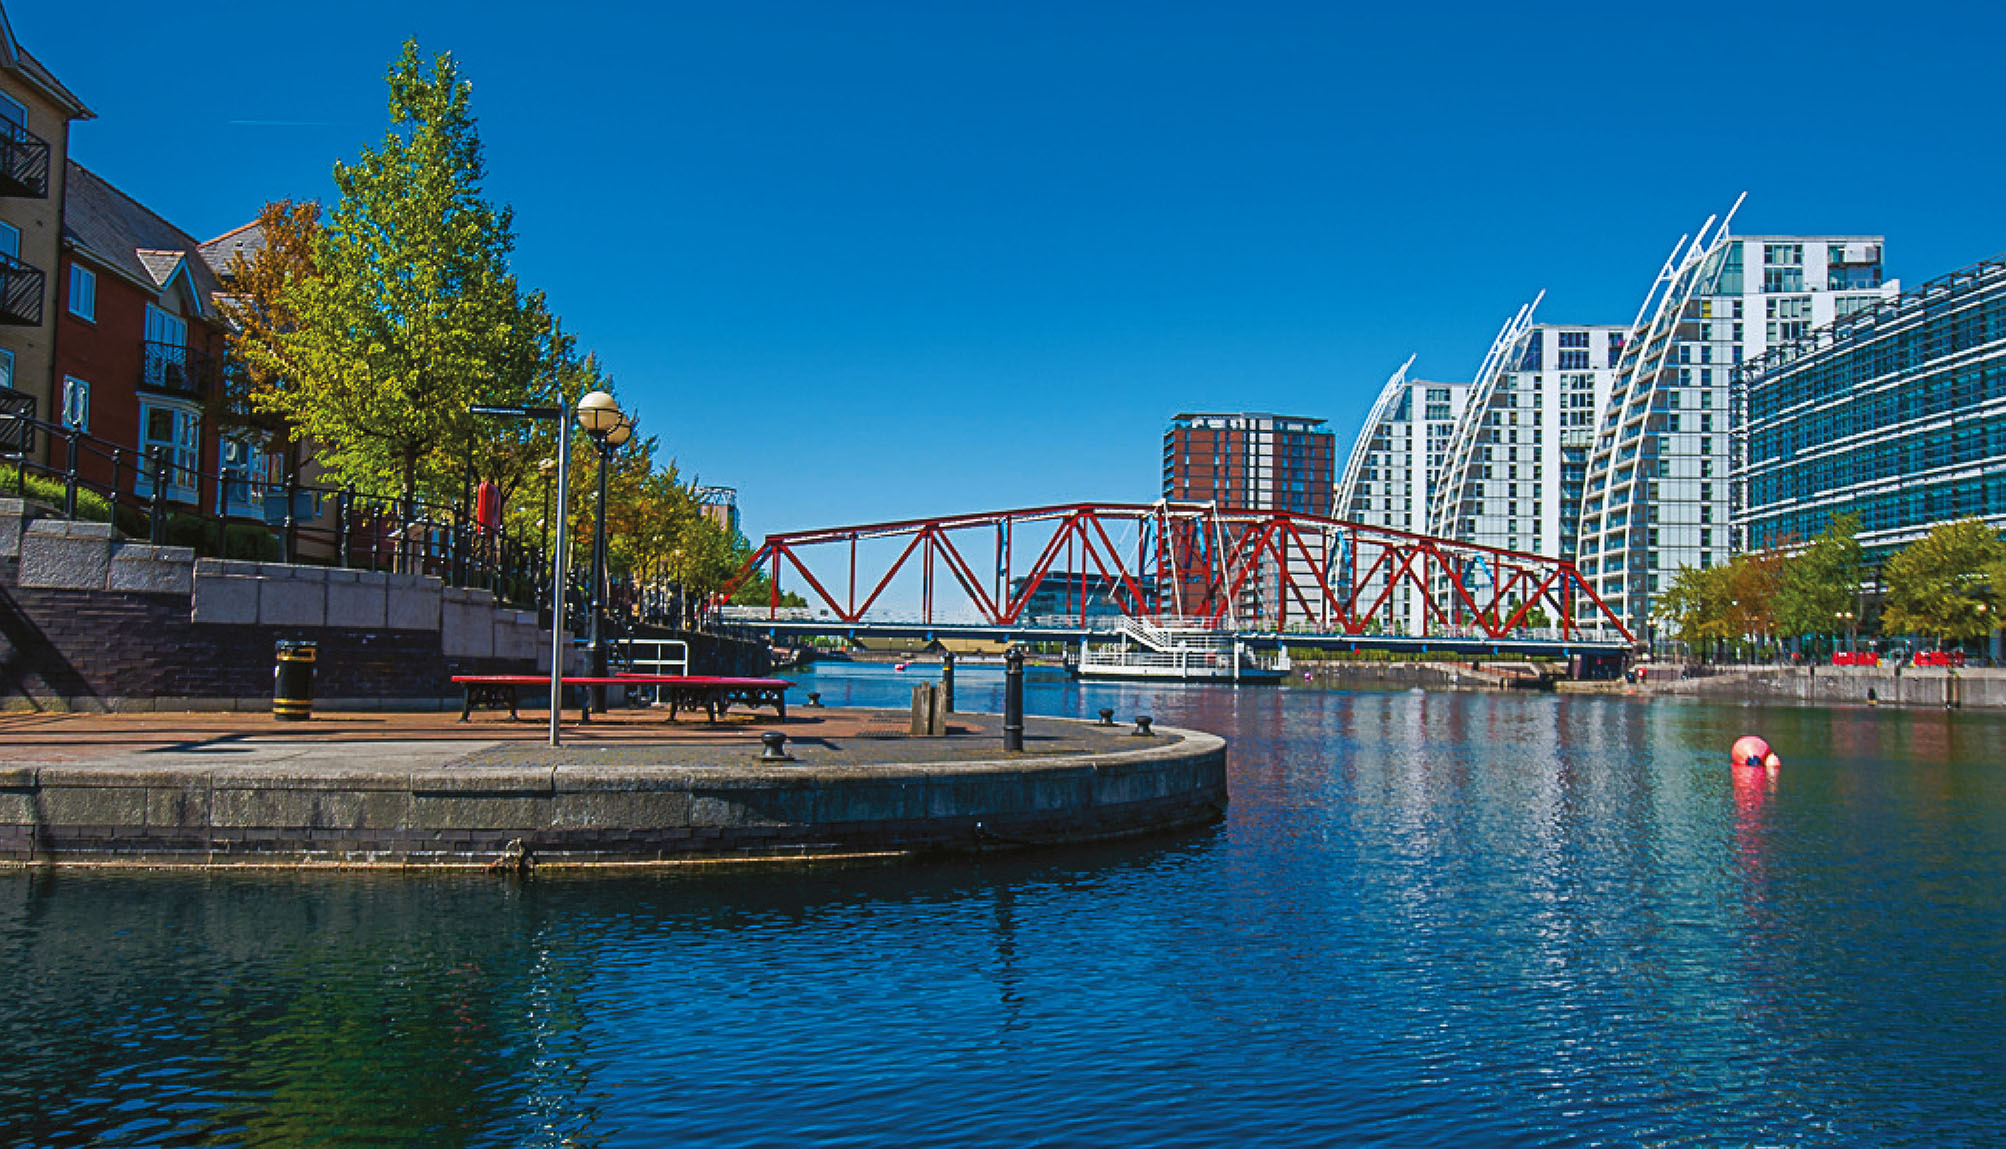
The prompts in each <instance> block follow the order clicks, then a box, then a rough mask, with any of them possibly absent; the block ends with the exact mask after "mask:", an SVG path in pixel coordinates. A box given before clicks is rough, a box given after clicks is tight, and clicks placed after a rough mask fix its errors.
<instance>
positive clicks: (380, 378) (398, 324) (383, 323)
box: [264, 40, 540, 504]
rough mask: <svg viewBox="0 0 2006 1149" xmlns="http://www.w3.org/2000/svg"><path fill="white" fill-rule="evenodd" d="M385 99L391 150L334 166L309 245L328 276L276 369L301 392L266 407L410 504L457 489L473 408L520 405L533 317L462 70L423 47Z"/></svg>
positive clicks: (395, 73) (342, 468) (297, 311)
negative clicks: (492, 197)
mask: <svg viewBox="0 0 2006 1149" xmlns="http://www.w3.org/2000/svg"><path fill="white" fill-rule="evenodd" d="M389 85H390V120H391V129H390V131H389V133H388V134H387V135H386V136H385V137H384V140H383V144H382V146H381V147H380V148H378V149H376V150H374V151H371V150H367V149H365V150H364V151H363V153H362V156H361V158H360V159H358V160H357V162H355V163H354V164H336V165H335V169H334V182H335V185H336V187H337V188H339V189H340V191H341V200H340V202H339V203H338V204H336V206H335V208H334V210H333V212H332V213H330V216H329V218H328V221H327V224H326V226H325V227H324V228H322V229H321V231H320V232H319V236H318V239H317V240H316V242H315V243H314V245H313V262H314V265H315V267H316V270H317V272H318V274H316V275H313V276H310V277H306V278H304V279H300V280H297V281H295V282H293V283H292V284H290V285H289V286H288V288H287V290H286V291H285V293H284V297H283V298H284V301H285V303H286V304H287V305H288V306H290V307H291V309H292V311H293V313H294V315H293V318H294V320H295V324H294V326H293V329H292V330H289V331H286V332H284V333H282V334H281V335H280V337H279V339H278V345H279V353H278V354H277V355H275V356H274V357H273V361H272V362H271V363H270V364H269V365H268V367H269V369H270V370H271V371H272V372H273V373H274V374H276V375H280V376H283V377H284V378H285V379H286V380H287V381H288V383H289V384H290V385H289V386H286V387H282V388H277V389H275V390H272V391H269V392H267V393H265V396H264V401H265V402H266V403H267V404H268V405H269V406H270V407H272V408H273V409H275V410H277V411H279V412H281V413H283V414H284V415H286V416H287V417H288V418H290V419H291V420H292V421H293V423H294V424H295V425H296V426H298V427H299V428H300V429H302V430H303V431H305V432H307V433H308V434H311V435H312V436H313V437H314V439H315V440H316V441H317V442H318V443H319V444H320V455H319V458H320V461H321V462H322V463H323V464H324V465H326V466H327V467H328V468H329V469H330V470H331V471H333V472H334V473H336V474H337V475H338V476H340V477H341V478H342V479H343V480H344V481H346V482H349V483H354V484H358V485H366V484H369V483H370V482H371V481H373V480H376V479H378V478H379V477H380V476H383V475H386V474H388V475H392V476H395V478H396V480H397V482H398V485H399V487H400V488H401V490H402V493H403V497H404V499H405V501H406V503H407V504H408V503H409V502H410V501H411V500H413V499H414V498H415V497H416V496H417V494H418V493H419V491H420V489H421V488H424V489H426V490H430V491H436V492H445V491H456V490H457V489H458V483H457V482H456V480H458V479H459V478H460V477H461V475H462V474H463V467H464V461H463V460H462V459H460V458H457V457H456V456H459V455H461V454H462V453H463V452H464V451H465V450H466V448H467V446H468V445H469V444H470V443H471V442H472V441H473V437H474V424H473V423H472V416H470V415H469V414H468V412H467V408H468V407H469V406H470V405H472V404H475V403H482V402H496V403H506V402H514V401H519V400H520V399H521V398H522V397H523V396H522V392H521V390H520V378H519V377H518V376H517V375H516V374H515V373H514V372H512V371H511V367H512V366H516V365H519V364H520V363H521V361H522V358H523V355H524V352H523V344H524V340H525V335H524V332H523V331H522V330H521V327H522V325H524V324H525V323H529V324H531V325H534V323H535V318H534V317H533V316H530V315H529V314H528V313H527V311H528V309H526V308H525V305H524V304H523V302H522V301H521V300H520V299H519V297H518V292H517V289H516V283H515V280H514V278H513V277H512V276H510V275H509V273H508V269H507V266H506V260H507V256H508V253H509V251H510V249H511V247H512V246H513V243H514V240H513V237H512V235H511V232H510V216H509V212H508V210H507V209H506V208H496V207H494V206H493V205H491V204H489V203H488V202H487V201H486V200H485V199H484V198H483V196H482V192H481V180H482V177H483V175H484V169H483V166H482V161H481V148H480V140H479V137H478V134H477V133H476V131H475V126H474V117H473V113H472V109H471V91H472V88H471V85H469V84H468V83H467V82H466V81H465V80H464V79H462V78H461V77H460V74H459V69H458V66H457V65H456V64H455V63H454V62H453V58H452V56H451V55H440V56H437V57H435V58H433V60H432V61H431V62H430V63H429V64H427V63H426V62H425V61H423V60H422V59H421V58H420V56H419V52H418V44H417V42H416V41H415V40H413V41H408V42H406V43H405V45H404V50H403V53H402V55H401V56H400V57H399V58H398V59H397V61H396V63H394V64H393V65H392V66H391V68H390V72H389ZM536 306H538V307H540V301H538V302H537V304H536Z"/></svg>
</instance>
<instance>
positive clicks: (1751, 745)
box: [1729, 734, 1783, 766]
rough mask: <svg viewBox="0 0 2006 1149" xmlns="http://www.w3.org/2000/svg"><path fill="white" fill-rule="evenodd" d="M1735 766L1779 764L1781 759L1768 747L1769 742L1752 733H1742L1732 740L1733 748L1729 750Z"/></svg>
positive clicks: (1781, 761)
mask: <svg viewBox="0 0 2006 1149" xmlns="http://www.w3.org/2000/svg"><path fill="white" fill-rule="evenodd" d="M1729 753H1730V754H1731V755H1733V757H1734V764H1735V765H1736V766H1781V765H1782V764H1783V760H1782V759H1781V758H1778V757H1777V756H1776V752H1775V751H1774V750H1771V749H1770V748H1769V743H1767V742H1765V741H1763V740H1762V739H1761V738H1759V737H1757V736H1756V735H1753V734H1744V735H1742V736H1741V737H1739V738H1737V739H1735V740H1734V749H1733V750H1731V751H1729Z"/></svg>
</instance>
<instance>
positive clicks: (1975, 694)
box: [1650, 666, 2006, 709]
mask: <svg viewBox="0 0 2006 1149" xmlns="http://www.w3.org/2000/svg"><path fill="white" fill-rule="evenodd" d="M1650 689H1651V692H1652V693H1654V694H1688V695H1696V696H1699V697H1703V698H1734V699H1737V700H1747V701H1751V702H1804V703H1810V704H1812V705H1817V706H1848V705H1858V706H1868V705H1877V706H1933V707H1946V706H1947V707H1953V708H1970V709H1981V708H1982V709H2000V708H2006V670H1999V669H1991V668H1977V667H1967V668H1965V669H1963V670H1952V669H1948V668H1943V667H1933V666H1932V667H1922V666H1907V667H1900V668H1896V667H1892V666H1778V667H1754V668H1749V669H1745V670H1732V671H1727V672H1724V673H1720V674H1713V675H1708V676H1706V677H1702V678H1682V679H1679V680H1678V681H1675V682H1666V683H1663V684H1659V683H1656V682H1653V683H1651V686H1650Z"/></svg>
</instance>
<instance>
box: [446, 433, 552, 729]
mask: <svg viewBox="0 0 2006 1149" xmlns="http://www.w3.org/2000/svg"><path fill="white" fill-rule="evenodd" d="M468 411H469V413H471V414H475V415H498V416H501V417H503V418H507V419H552V420H555V421H556V423H557V426H558V428H559V432H558V436H557V467H556V469H557V505H558V506H559V507H562V506H564V505H565V503H566V502H567V501H568V500H569V498H570V491H571V434H570V430H569V428H570V425H571V418H572V413H571V412H572V408H571V403H570V401H569V400H567V399H565V398H564V397H563V396H561V395H560V396H559V397H558V400H557V405H556V406H555V407H547V406H538V407H501V406H490V405H486V404H480V405H476V406H474V407H470V408H468ZM545 462H546V463H547V462H549V460H547V459H546V460H545ZM538 470H542V467H540V466H539V467H538ZM545 473H546V474H548V472H545ZM548 511H549V506H548V504H546V505H545V514H544V516H543V519H544V522H545V523H546V524H547V523H549V522H550V515H549V513H548ZM567 558H568V556H567V555H566V554H565V546H564V523H563V522H562V521H561V520H560V521H559V522H558V524H557V547H556V550H555V551H554V552H553V553H552V555H551V559H550V601H551V606H550V744H551V745H552V746H555V745H557V744H558V743H559V741H561V740H562V738H563V734H562V728H563V723H564V705H563V704H564V575H565V571H564V566H565V562H566V559H567Z"/></svg>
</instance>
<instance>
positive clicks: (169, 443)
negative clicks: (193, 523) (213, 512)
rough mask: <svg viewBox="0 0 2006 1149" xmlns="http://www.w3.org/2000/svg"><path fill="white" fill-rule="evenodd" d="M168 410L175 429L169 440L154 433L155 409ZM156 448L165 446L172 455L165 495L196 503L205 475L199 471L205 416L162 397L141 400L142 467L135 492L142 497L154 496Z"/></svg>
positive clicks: (140, 441)
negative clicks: (161, 398) (203, 418)
mask: <svg viewBox="0 0 2006 1149" xmlns="http://www.w3.org/2000/svg"><path fill="white" fill-rule="evenodd" d="M156 410H158V411H168V412H171V413H172V416H173V420H174V423H173V428H172V431H171V432H170V435H171V437H170V438H169V439H164V440H163V439H156V438H154V437H153V436H152V431H153V412H154V411H156ZM155 448H163V449H165V450H166V452H167V454H168V458H167V464H168V472H167V486H166V488H165V491H164V492H163V493H164V494H165V496H166V497H167V498H168V499H170V500H173V501H175V502H181V503H192V502H194V501H195V499H196V492H197V488H199V487H200V486H201V482H202V481H201V478H200V477H199V475H198V474H197V471H198V470H199V468H200V467H201V465H202V416H201V414H200V412H198V411H196V409H195V408H194V406H193V405H191V404H186V403H169V402H164V401H162V400H159V399H150V398H148V399H141V400H140V401H139V453H140V469H139V475H138V477H137V478H136V479H135V480H134V481H133V485H132V490H133V493H134V494H136V495H138V496H139V497H141V498H152V497H153V453H154V449H155Z"/></svg>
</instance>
